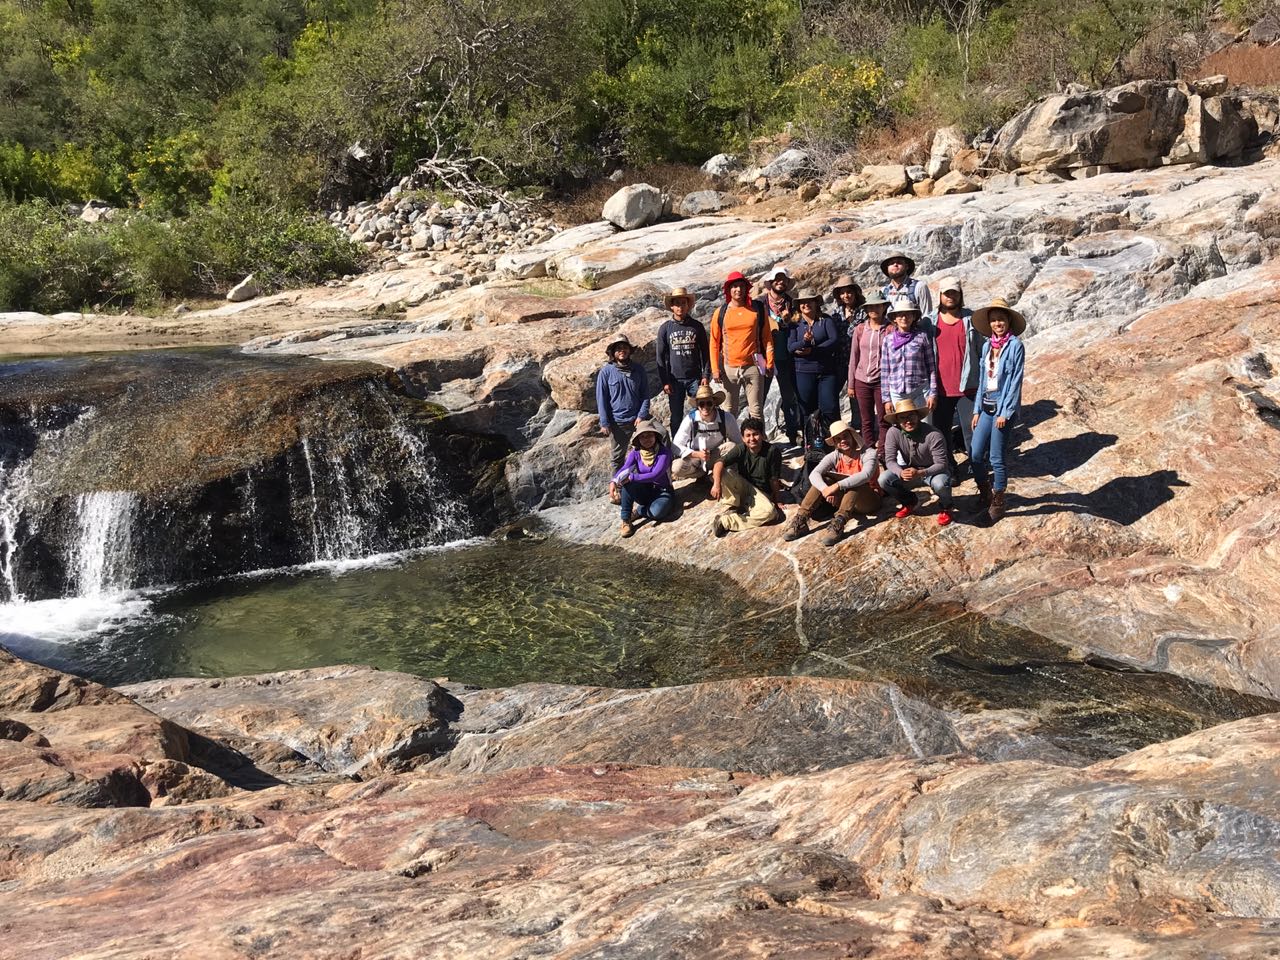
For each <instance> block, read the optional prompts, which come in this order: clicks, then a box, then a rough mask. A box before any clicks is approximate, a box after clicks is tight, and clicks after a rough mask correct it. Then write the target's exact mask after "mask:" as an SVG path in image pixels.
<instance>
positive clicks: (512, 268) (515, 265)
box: [495, 220, 618, 280]
mask: <svg viewBox="0 0 1280 960" xmlns="http://www.w3.org/2000/svg"><path fill="white" fill-rule="evenodd" d="M617 232H618V228H617V227H615V226H614V225H613V224H612V223H610V222H609V221H608V220H596V221H594V222H592V223H584V224H582V225H581V226H577V227H570V228H569V229H568V230H563V231H561V232H560V233H557V234H555V235H554V236H552V237H551V238H550V239H549V240H544V241H542V242H541V243H539V244H536V245H534V246H532V247H527V248H525V249H524V250H515V251H508V252H507V253H504V254H502V256H500V257H499V258H498V262H497V264H496V267H495V269H496V270H497V272H498V276H499V277H502V278H504V279H508V280H528V279H532V278H534V277H545V276H546V275H547V260H548V259H550V258H551V257H553V256H554V255H555V254H557V253H563V252H565V251H566V250H572V249H574V248H575V247H580V246H584V245H585V244H588V243H591V242H593V241H595V240H603V239H605V238H606V237H611V236H613V235H614V234H615V233H617Z"/></svg>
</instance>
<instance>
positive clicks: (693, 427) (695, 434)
mask: <svg viewBox="0 0 1280 960" xmlns="http://www.w3.org/2000/svg"><path fill="white" fill-rule="evenodd" d="M693 402H694V409H693V410H692V411H690V413H689V415H688V416H687V417H685V418H684V419H683V420H681V422H680V428H679V429H678V430H677V431H676V435H675V439H674V440H673V441H672V452H673V453H674V454H675V455H676V456H677V457H679V459H678V460H676V461H675V463H673V464H672V465H671V476H672V477H674V478H675V479H677V480H686V479H689V478H690V477H692V478H693V479H696V480H704V479H705V480H710V479H711V469H712V467H714V466H715V464H716V461H717V460H719V459H720V458H721V457H723V456H724V455H725V454H726V453H728V452H729V450H730V449H732V447H733V445H734V444H735V443H741V442H742V431H741V430H739V429H738V418H737V417H735V416H734V415H733V414H732V413H729V412H728V411H727V410H721V409H720V404H722V403H724V394H723V393H721V392H720V391H719V390H712V389H711V387H709V386H701V387H699V388H698V392H697V394H696V395H695V396H694V398H693Z"/></svg>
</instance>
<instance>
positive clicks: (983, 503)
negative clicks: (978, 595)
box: [977, 480, 991, 513]
mask: <svg viewBox="0 0 1280 960" xmlns="http://www.w3.org/2000/svg"><path fill="white" fill-rule="evenodd" d="M977 484H978V510H977V512H978V513H981V512H982V511H983V510H985V509H987V507H989V506H991V481H989V480H979V481H977Z"/></svg>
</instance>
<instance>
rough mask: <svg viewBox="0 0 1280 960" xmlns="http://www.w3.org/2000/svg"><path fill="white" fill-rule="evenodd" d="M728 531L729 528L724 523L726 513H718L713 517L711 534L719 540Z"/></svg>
mask: <svg viewBox="0 0 1280 960" xmlns="http://www.w3.org/2000/svg"><path fill="white" fill-rule="evenodd" d="M728 532H729V528H728V527H726V526H725V525H724V514H722V513H717V514H716V515H715V516H714V517H712V518H711V535H712V536H713V537H715V538H716V539H717V540H719V539H720V538H721V537H723V536H724V535H725V534H726V533H728Z"/></svg>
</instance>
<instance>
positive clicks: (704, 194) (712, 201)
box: [679, 190, 738, 217]
mask: <svg viewBox="0 0 1280 960" xmlns="http://www.w3.org/2000/svg"><path fill="white" fill-rule="evenodd" d="M737 202H738V201H737V198H736V197H734V196H733V194H730V193H721V192H720V191H719V190H695V191H694V192H693V193H686V194H685V195H684V197H683V199H681V201H680V209H679V213H680V216H682V217H700V216H702V215H704V214H708V213H717V212H718V211H720V210H727V209H728V208H729V207H732V206H734V205H736V204H737Z"/></svg>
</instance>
